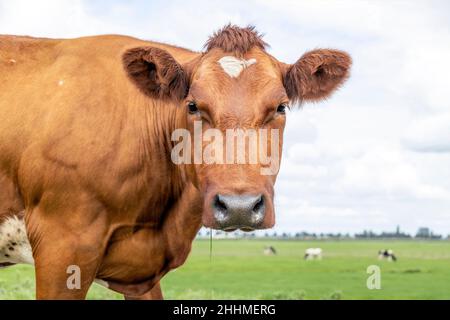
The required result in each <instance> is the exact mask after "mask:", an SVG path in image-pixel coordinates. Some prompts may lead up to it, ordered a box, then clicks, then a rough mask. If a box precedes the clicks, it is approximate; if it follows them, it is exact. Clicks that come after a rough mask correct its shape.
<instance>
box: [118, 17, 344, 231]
mask: <svg viewBox="0 0 450 320" xmlns="http://www.w3.org/2000/svg"><path fill="white" fill-rule="evenodd" d="M266 47H267V45H266V43H265V42H264V41H263V40H262V38H261V36H260V35H259V34H258V33H257V32H256V31H255V30H254V29H253V28H252V27H247V28H239V27H236V26H231V25H228V26H226V27H225V28H223V29H222V30H220V31H219V32H217V33H216V34H214V35H213V36H212V37H211V38H210V39H209V40H208V42H207V44H206V46H205V49H206V50H205V52H204V53H201V54H199V55H198V56H196V57H195V58H193V59H192V60H190V61H188V62H183V63H180V62H178V61H176V59H175V58H174V57H173V56H172V55H170V54H169V53H168V52H167V51H165V50H162V49H159V48H154V47H147V48H135V49H131V50H129V51H127V52H126V53H125V55H124V64H125V68H126V70H127V72H128V74H129V76H130V78H131V79H132V81H133V82H134V83H135V84H136V85H137V86H138V87H139V88H140V89H141V91H142V92H144V93H145V94H147V95H149V96H150V97H152V98H158V99H171V100H172V101H174V102H176V103H177V104H178V105H179V106H180V108H182V110H183V113H184V115H183V125H182V127H183V128H184V129H182V130H184V131H182V132H181V133H183V132H185V133H188V134H189V137H187V138H186V137H184V140H183V142H184V143H187V144H189V146H187V149H186V148H184V147H186V145H183V148H184V149H183V151H182V152H181V153H179V154H178V155H180V156H181V157H183V158H184V160H189V162H190V163H191V165H190V166H189V168H190V169H189V171H190V172H191V174H190V177H191V180H192V182H193V183H194V184H195V185H196V186H197V188H198V189H199V190H200V191H201V192H202V194H203V198H204V209H203V224H204V225H205V226H207V227H212V228H218V229H222V230H226V231H232V230H235V229H242V230H244V231H248V230H254V229H262V228H269V227H272V226H273V225H274V223H275V214H274V205H273V197H274V191H273V186H274V183H275V180H276V176H277V173H278V166H279V163H280V160H281V158H280V155H281V149H282V144H283V130H284V127H285V123H286V113H287V110H288V109H289V108H290V106H293V105H295V104H297V103H299V102H300V103H301V102H308V101H319V100H321V99H324V98H327V97H328V96H329V95H330V94H331V93H332V92H333V91H334V90H335V89H336V88H338V87H339V86H340V85H341V84H342V83H343V82H344V81H345V79H346V78H347V77H348V74H349V68H350V64H351V59H350V57H349V56H348V55H347V54H346V53H345V52H342V51H337V50H329V49H317V50H314V51H310V52H307V53H305V54H304V55H303V56H302V57H301V58H300V59H299V60H298V61H297V62H296V63H294V64H285V63H282V62H279V61H278V60H276V59H275V58H274V57H272V56H271V55H269V54H268V53H267V52H266ZM180 136H182V134H180V135H179V136H177V137H178V138H179V137H180ZM178 151H179V150H178ZM191 151H192V152H191ZM172 159H174V158H172ZM175 161H176V160H175Z"/></svg>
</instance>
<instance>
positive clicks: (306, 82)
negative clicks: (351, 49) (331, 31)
mask: <svg viewBox="0 0 450 320" xmlns="http://www.w3.org/2000/svg"><path fill="white" fill-rule="evenodd" d="M351 64H352V59H351V58H350V56H349V55H348V54H347V53H345V52H343V51H338V50H330V49H318V50H313V51H309V52H307V53H305V54H304V55H303V56H302V57H301V58H300V59H299V60H298V61H297V62H296V63H295V64H293V65H285V67H284V76H283V77H284V78H283V82H284V86H285V88H286V92H287V94H288V97H289V99H291V100H292V101H300V102H301V101H319V100H321V99H325V98H327V97H328V96H330V95H331V93H333V91H335V90H336V89H337V88H339V86H340V85H341V84H342V83H344V81H345V80H346V79H347V78H348V76H349V71H350V66H351Z"/></svg>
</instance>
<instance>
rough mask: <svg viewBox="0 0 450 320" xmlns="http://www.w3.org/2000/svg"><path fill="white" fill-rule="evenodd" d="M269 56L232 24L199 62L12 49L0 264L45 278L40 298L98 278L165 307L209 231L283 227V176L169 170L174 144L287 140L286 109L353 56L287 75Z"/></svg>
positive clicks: (142, 49) (1, 60)
mask: <svg viewBox="0 0 450 320" xmlns="http://www.w3.org/2000/svg"><path fill="white" fill-rule="evenodd" d="M265 49H266V44H265V43H264V42H263V40H262V38H261V36H260V35H259V34H258V33H257V32H256V31H255V30H254V29H253V28H252V27H247V28H239V27H236V26H231V25H228V26H226V27H225V28H223V29H222V30H220V31H219V32H217V33H216V34H214V35H213V36H212V37H211V38H210V39H209V40H208V42H207V44H206V46H205V52H202V53H198V52H193V51H190V50H186V49H182V48H178V47H174V46H170V45H166V44H161V43H155V42H146V41H141V40H138V39H134V38H130V37H125V36H97V37H86V38H80V39H73V40H52V39H34V38H28V37H15V36H0V119H1V122H0V190H1V191H0V221H1V224H0V264H1V265H3V266H6V265H10V264H14V263H34V265H35V270H36V287H37V289H36V290H37V294H36V296H37V298H38V299H55V298H57V299H61V298H64V299H66V298H69V299H83V298H85V296H86V293H87V291H88V289H89V287H90V286H91V284H92V282H93V281H94V280H95V279H97V280H98V281H100V282H101V283H103V284H104V285H106V286H108V287H109V288H110V289H112V290H115V291H118V292H121V293H123V294H125V296H126V297H128V298H161V297H162V295H161V291H160V287H159V280H160V279H161V277H162V276H164V275H165V274H166V273H167V272H168V271H169V270H171V269H174V268H176V267H178V266H180V265H181V264H183V263H184V261H185V260H186V258H187V256H188V254H189V251H190V249H191V242H192V240H193V239H194V237H195V236H196V234H197V232H198V230H199V228H200V227H201V226H202V224H203V225H205V226H207V227H212V228H217V229H222V230H226V231H230V230H235V229H242V230H245V231H248V230H254V229H262V228H269V227H272V226H273V224H274V222H275V218H274V209H273V185H274V183H275V178H276V172H275V173H274V174H272V175H263V174H261V171H260V170H261V168H262V166H263V164H262V163H261V162H257V163H248V164H245V163H234V164H221V163H205V162H201V163H194V164H189V163H185V164H175V163H174V161H173V158H172V152H173V149H174V147H175V145H176V143H175V141H173V138H172V134H173V132H175V130H176V129H185V130H186V129H187V130H186V131H188V132H189V133H192V134H193V135H195V132H194V130H195V123H201V124H202V129H201V130H203V131H202V132H206V131H207V130H208V129H212V128H215V129H218V131H219V132H225V131H226V130H227V129H261V128H264V129H278V130H279V131H280V132H281V133H282V131H283V129H284V126H285V121H286V119H285V118H286V115H285V113H286V112H285V111H286V110H285V109H286V107H287V106H288V104H294V103H296V102H302V101H318V100H321V99H323V98H326V97H328V96H329V95H330V94H331V93H332V92H333V91H334V90H335V89H336V88H338V87H339V86H340V85H341V84H342V83H343V81H344V80H345V79H346V78H347V77H348V71H349V67H350V63H351V60H350V57H349V56H348V55H347V54H346V53H344V52H341V51H337V50H328V49H325V50H314V51H311V52H308V53H306V54H304V55H303V56H302V57H301V58H300V59H299V60H298V61H297V62H296V63H295V64H293V65H289V64H284V63H281V62H279V61H277V60H276V59H275V58H274V57H272V56H270V55H269V54H268V53H267V52H266V50H265ZM272 140H273V139H272V138H270V139H269V140H268V141H267V143H270V142H271V141H272ZM276 143H277V144H276V147H275V149H276V148H277V147H278V148H279V149H281V146H282V139H281V137H280V139H279V140H277V141H276ZM206 144H207V143H206V142H205V141H201V145H202V146H203V145H206ZM269 149H270V152H273V151H274V150H275V149H274V147H271V148H268V150H269ZM238 152H240V151H238ZM246 152H249V151H246ZM23 217H24V218H23ZM77 270H78V271H79V272H80V273H79V274H80V275H81V278H80V282H79V284H78V285H76V281H75V286H73V285H72V286H71V285H68V277H69V276H71V274H68V272H69V273H71V272H72V271H74V272H75V273H76V272H77Z"/></svg>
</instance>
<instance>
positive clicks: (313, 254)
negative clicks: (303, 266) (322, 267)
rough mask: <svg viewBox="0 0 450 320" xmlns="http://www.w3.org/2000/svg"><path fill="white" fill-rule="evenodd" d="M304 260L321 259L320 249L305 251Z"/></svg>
mask: <svg viewBox="0 0 450 320" xmlns="http://www.w3.org/2000/svg"><path fill="white" fill-rule="evenodd" d="M304 258H305V260H313V259H318V260H321V259H322V249H321V248H308V249H306V250H305V257H304Z"/></svg>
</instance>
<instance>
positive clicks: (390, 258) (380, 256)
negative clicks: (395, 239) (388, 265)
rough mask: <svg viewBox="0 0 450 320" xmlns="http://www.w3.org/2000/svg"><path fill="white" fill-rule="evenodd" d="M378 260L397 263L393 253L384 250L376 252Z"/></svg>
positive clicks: (389, 250)
mask: <svg viewBox="0 0 450 320" xmlns="http://www.w3.org/2000/svg"><path fill="white" fill-rule="evenodd" d="M378 259H379V260H383V259H386V260H387V261H397V257H396V256H395V254H394V251H392V250H391V249H384V250H380V251H378Z"/></svg>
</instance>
